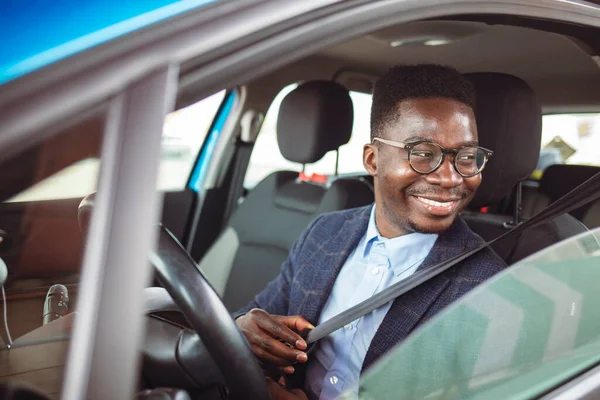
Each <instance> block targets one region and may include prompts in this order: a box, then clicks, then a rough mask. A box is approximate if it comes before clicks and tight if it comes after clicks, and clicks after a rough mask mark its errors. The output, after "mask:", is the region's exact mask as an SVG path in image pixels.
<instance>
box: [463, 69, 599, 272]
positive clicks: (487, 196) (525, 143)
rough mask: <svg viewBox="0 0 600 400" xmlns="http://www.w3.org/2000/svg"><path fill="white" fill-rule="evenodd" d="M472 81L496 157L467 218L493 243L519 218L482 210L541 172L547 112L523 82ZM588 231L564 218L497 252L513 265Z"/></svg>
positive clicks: (495, 77)
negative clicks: (540, 158) (543, 125)
mask: <svg viewBox="0 0 600 400" xmlns="http://www.w3.org/2000/svg"><path fill="white" fill-rule="evenodd" d="M466 76H467V77H468V78H469V79H470V80H471V81H472V82H473V84H474V86H475V91H476V96H477V104H476V109H475V117H476V119H477V130H478V132H479V144H480V145H481V146H483V147H486V148H488V149H491V150H493V151H494V155H493V156H492V158H491V159H490V162H489V163H488V164H487V165H486V167H485V169H484V170H483V172H482V177H483V181H482V184H481V186H480V187H479V189H478V191H477V193H476V195H475V197H474V198H473V200H472V201H471V204H470V205H469V210H467V211H465V212H464V213H463V215H462V217H463V219H464V220H465V222H466V223H467V224H468V225H469V227H470V228H471V229H472V230H473V231H474V232H475V233H477V234H479V235H480V236H481V237H483V238H484V239H485V240H491V239H494V238H496V237H498V236H500V235H501V234H503V233H505V232H506V231H507V230H508V229H510V228H511V227H512V226H514V224H513V222H515V221H514V216H507V215H500V214H494V213H484V212H480V211H479V210H480V209H481V208H482V207H487V206H491V205H494V204H497V203H499V202H500V201H501V200H502V199H503V198H505V197H506V196H508V195H510V193H511V192H512V190H513V188H514V187H515V186H517V184H518V183H519V182H520V181H521V180H522V179H525V178H526V177H528V176H530V175H531V173H532V172H533V170H534V169H535V167H536V165H537V160H538V157H539V150H540V145H541V132H542V114H541V107H540V105H539V104H538V102H537V100H536V96H535V93H534V91H533V89H532V88H531V87H530V86H529V85H528V84H527V83H526V82H525V81H523V80H522V79H520V78H517V77H514V76H511V75H506V74H499V73H475V74H468V75H466ZM586 230H587V229H586V228H585V226H584V225H583V224H582V223H581V222H580V221H578V220H576V219H575V218H573V217H572V216H571V215H569V214H563V215H561V216H559V217H557V218H554V219H553V220H551V221H548V222H547V223H545V224H542V225H540V226H537V227H534V228H531V229H528V230H526V231H525V232H523V233H522V234H521V235H519V237H517V238H511V239H508V240H504V241H501V242H500V243H496V244H494V245H492V248H493V249H494V250H495V251H496V253H498V255H500V257H502V258H503V259H504V260H505V261H506V263H507V264H508V265H511V264H513V263H515V262H517V261H519V260H521V259H523V258H525V257H527V256H529V255H531V254H533V253H535V252H537V251H539V250H541V249H543V248H545V247H548V246H550V245H552V244H554V243H557V242H559V241H561V240H563V239H566V238H568V237H571V236H574V235H576V234H578V233H581V232H585V231H586Z"/></svg>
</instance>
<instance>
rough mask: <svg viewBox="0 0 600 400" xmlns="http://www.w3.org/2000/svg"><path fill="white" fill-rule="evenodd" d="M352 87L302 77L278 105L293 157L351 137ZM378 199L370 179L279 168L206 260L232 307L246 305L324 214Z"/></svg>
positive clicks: (282, 135) (315, 157)
mask: <svg viewBox="0 0 600 400" xmlns="http://www.w3.org/2000/svg"><path fill="white" fill-rule="evenodd" d="M353 118H354V117H353V107H352V100H351V98H350V95H349V93H348V91H347V90H346V89H345V88H344V87H343V86H341V85H339V84H337V83H335V82H331V81H313V82H308V83H304V84H301V85H300V86H298V88H296V89H295V90H294V91H292V92H290V93H289V94H288V95H287V96H286V97H285V99H284V100H283V102H282V103H281V107H280V109H279V118H278V121H277V140H278V144H279V149H280V151H281V154H282V155H283V156H284V157H285V158H286V159H287V160H289V161H293V162H296V163H300V164H310V163H314V162H317V161H319V160H320V159H321V158H322V157H323V156H324V155H325V153H327V152H329V151H331V150H337V149H338V148H339V147H340V146H341V145H343V144H346V143H347V142H348V140H349V139H350V135H351V133H352V124H353ZM373 201H374V195H373V190H372V187H371V185H370V184H369V183H367V182H366V181H365V180H362V179H359V178H346V179H337V180H334V181H333V182H332V183H331V184H330V186H326V185H323V184H317V183H314V182H306V181H301V180H299V174H298V172H294V171H278V172H275V173H272V174H271V175H269V176H268V177H266V178H265V179H264V180H262V181H261V182H260V183H259V184H258V185H257V186H256V187H255V188H254V189H253V190H252V191H250V192H249V193H248V195H247V196H246V198H245V200H244V201H243V202H242V203H241V204H240V205H239V206H238V208H237V210H236V211H235V212H234V214H233V215H232V217H231V219H230V221H229V226H227V227H226V229H225V230H224V232H223V233H222V234H221V236H220V237H219V238H218V239H217V241H216V242H215V243H214V244H213V246H212V247H211V248H210V249H209V251H208V252H207V254H206V255H205V256H204V258H203V259H202V260H201V262H200V267H201V269H202V270H203V271H204V273H205V274H206V276H207V277H208V278H209V280H210V282H211V283H212V285H213V286H214V288H215V289H216V290H217V292H218V293H219V294H220V295H221V297H222V298H223V300H224V303H225V305H226V306H227V307H228V308H229V309H230V310H232V311H233V310H236V309H239V308H240V307H242V306H244V305H246V304H247V303H248V302H249V301H250V300H251V299H252V298H253V297H254V296H255V295H256V294H257V293H259V292H260V291H261V290H262V289H263V288H264V287H265V286H266V285H267V283H268V282H269V281H271V280H272V279H274V278H275V277H276V276H277V274H278V273H279V269H280V266H281V264H282V263H283V261H285V259H286V258H287V256H288V253H289V251H290V249H291V247H292V244H293V243H294V241H295V240H296V239H297V238H298V237H299V236H300V234H301V233H302V231H303V230H304V229H305V228H306V227H307V226H308V224H309V223H310V222H311V221H312V220H313V219H314V218H316V217H317V216H318V215H320V214H322V213H326V212H330V211H336V210H342V209H347V208H353V207H360V206H364V205H368V204H371V203H372V202H373Z"/></svg>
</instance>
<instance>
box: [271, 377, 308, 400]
mask: <svg viewBox="0 0 600 400" xmlns="http://www.w3.org/2000/svg"><path fill="white" fill-rule="evenodd" d="M267 388H268V389H269V395H270V396H271V400H308V396H307V395H306V393H304V392H303V391H302V390H300V389H292V390H287V389H286V388H285V386H284V385H282V384H279V383H277V382H275V381H274V380H273V379H271V378H267Z"/></svg>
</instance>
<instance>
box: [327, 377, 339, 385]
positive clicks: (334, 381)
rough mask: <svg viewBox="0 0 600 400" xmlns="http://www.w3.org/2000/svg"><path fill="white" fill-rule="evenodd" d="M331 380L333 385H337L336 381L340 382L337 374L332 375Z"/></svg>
mask: <svg viewBox="0 0 600 400" xmlns="http://www.w3.org/2000/svg"><path fill="white" fill-rule="evenodd" d="M329 382H331V384H332V385H335V384H336V383H338V377H337V376H335V375H332V376H330V377H329Z"/></svg>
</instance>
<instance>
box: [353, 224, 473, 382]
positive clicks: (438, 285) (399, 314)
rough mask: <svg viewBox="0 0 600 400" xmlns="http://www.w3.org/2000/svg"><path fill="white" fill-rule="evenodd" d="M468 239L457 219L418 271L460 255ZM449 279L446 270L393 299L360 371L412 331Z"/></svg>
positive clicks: (462, 225)
mask: <svg viewBox="0 0 600 400" xmlns="http://www.w3.org/2000/svg"><path fill="white" fill-rule="evenodd" d="M467 239H468V228H467V227H466V225H465V224H464V222H463V221H462V220H461V219H460V218H457V219H456V221H455V222H454V223H453V224H452V226H451V227H450V228H449V229H448V230H447V231H446V232H444V233H442V234H440V236H439V237H438V239H437V241H436V243H435V245H434V246H433V248H432V249H431V251H430V252H429V255H428V256H427V258H426V259H425V260H424V261H423V263H422V264H421V266H420V267H419V269H418V270H417V271H418V272H420V271H424V270H427V269H429V268H431V267H433V266H434V265H436V264H438V263H440V262H442V261H444V260H447V259H448V258H451V257H453V256H455V255H457V254H460V253H461V252H463V251H464V250H465V248H466V246H467V242H468V240H467ZM451 276H452V271H446V272H445V273H442V274H440V275H438V276H436V277H435V278H433V279H431V280H429V281H427V282H425V283H423V284H421V285H419V286H417V287H416V288H414V289H412V290H410V291H409V292H407V293H405V294H404V295H402V296H401V297H398V298H397V299H396V300H394V302H393V303H392V306H391V308H390V309H389V311H388V312H387V314H386V316H385V318H384V319H383V321H382V323H381V325H380V326H379V328H378V329H377V332H376V333H375V336H374V337H373V340H372V341H371V344H370V346H369V350H368V351H367V354H366V357H365V360H364V362H363V366H362V370H363V371H364V370H365V369H367V368H369V367H370V366H371V364H372V363H373V362H374V361H375V360H377V359H378V358H379V357H380V356H381V355H383V354H384V353H385V352H387V351H388V350H390V349H391V348H392V347H393V346H394V345H395V344H396V343H398V342H399V341H401V340H403V339H404V338H405V337H406V336H407V335H408V334H409V333H410V332H411V331H412V330H413V329H414V328H415V326H416V325H417V324H418V323H419V321H420V320H421V319H422V318H423V315H424V314H425V313H426V312H427V310H428V309H429V308H430V307H431V306H432V305H433V304H434V303H435V301H436V300H437V298H438V297H439V296H440V295H441V294H442V292H443V291H444V289H446V287H447V286H448V284H449V283H450V278H451Z"/></svg>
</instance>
